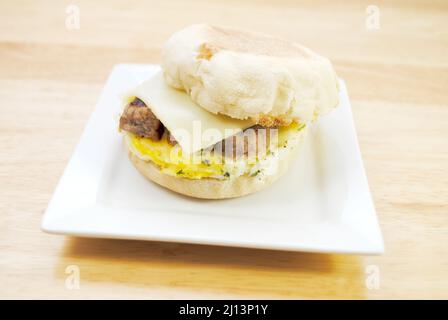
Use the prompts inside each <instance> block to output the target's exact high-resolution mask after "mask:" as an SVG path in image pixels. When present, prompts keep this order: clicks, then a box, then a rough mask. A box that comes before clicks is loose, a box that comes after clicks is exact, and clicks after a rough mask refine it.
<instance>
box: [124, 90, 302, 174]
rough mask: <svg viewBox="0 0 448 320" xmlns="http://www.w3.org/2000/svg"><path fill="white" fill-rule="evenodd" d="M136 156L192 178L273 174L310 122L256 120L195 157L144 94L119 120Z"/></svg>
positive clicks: (171, 172) (129, 104)
mask: <svg viewBox="0 0 448 320" xmlns="http://www.w3.org/2000/svg"><path fill="white" fill-rule="evenodd" d="M119 128H120V130H123V131H125V137H126V142H127V144H128V146H129V148H130V150H131V152H133V153H134V154H135V155H137V156H138V157H139V158H141V159H142V160H145V161H151V162H152V163H153V164H155V165H156V166H157V167H158V168H159V169H160V170H161V171H162V172H163V173H165V174H168V175H171V176H176V177H182V178H188V179H202V178H214V179H230V178H234V177H239V176H241V175H248V176H251V177H256V176H262V175H263V174H268V173H269V172H270V171H272V170H275V168H273V167H274V166H275V164H276V162H277V161H276V160H277V159H276V157H277V156H279V155H281V153H282V152H283V153H285V152H287V151H288V150H290V148H293V147H294V146H295V145H297V143H298V141H300V139H301V136H302V134H303V133H304V131H305V130H304V129H305V125H300V124H298V123H292V124H291V125H289V126H286V127H279V128H264V127H262V126H259V125H256V126H252V127H250V128H247V129H245V130H244V131H243V132H241V133H240V134H237V135H234V136H231V137H229V138H227V139H224V140H222V141H220V142H218V143H216V144H215V145H213V146H211V147H210V148H207V149H201V150H200V152H199V153H197V154H196V155H195V156H193V157H192V156H191V155H188V156H187V155H186V154H185V153H183V152H182V149H181V148H180V146H179V144H178V143H177V141H176V139H175V138H174V136H173V135H172V134H171V133H170V132H169V130H168V129H167V128H166V127H165V126H164V125H163V123H162V122H161V121H160V120H159V119H157V117H156V116H155V115H154V113H153V112H152V111H151V109H150V108H149V107H148V106H147V105H146V104H145V103H144V102H143V101H142V100H141V99H139V98H137V97H135V98H133V99H132V100H131V101H130V102H129V103H128V104H127V105H126V106H125V108H124V111H123V113H122V115H121V117H120V122H119Z"/></svg>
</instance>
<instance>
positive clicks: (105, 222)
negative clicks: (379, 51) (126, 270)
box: [42, 64, 383, 254]
mask: <svg viewBox="0 0 448 320" xmlns="http://www.w3.org/2000/svg"><path fill="white" fill-rule="evenodd" d="M156 69H157V68H156V66H154V65H135V64H122V65H117V66H116V67H115V68H114V70H113V72H112V74H111V75H110V77H109V79H108V81H107V84H106V87H105V88H104V90H103V93H102V95H101V98H100V100H99V103H98V105H97V107H96V109H95V111H94V112H93V114H92V116H91V118H90V120H89V122H88V124H87V127H86V128H85V131H84V133H83V135H82V137H81V141H80V142H79V144H78V146H77V148H76V150H75V152H74V154H73V156H72V158H71V160H70V162H69V163H68V165H67V168H66V169H65V172H64V174H63V176H62V178H61V180H60V182H59V184H58V186H57V188H56V191H55V193H54V195H53V198H52V200H51V201H50V203H49V205H48V208H47V210H46V213H45V216H44V219H43V221H42V229H43V230H44V231H46V232H50V233H57V234H68V235H76V236H87V237H103V238H123V239H141V240H158V241H175V242H189V243H199V244H213V245H225V246H240V247H251V248H267V249H278V250H294V251H315V252H344V253H364V254H378V253H381V252H383V240H382V237H381V231H380V229H379V226H378V221H377V218H376V213H375V209H374V207H373V203H372V199H371V196H370V192H369V188H368V184H367V179H366V176H365V173H364V168H363V164H362V160H361V155H360V151H359V148H358V142H357V138H356V133H355V128H354V124H353V119H352V114H351V110H350V103H349V100H348V96H347V91H346V87H345V84H344V83H343V82H342V81H341V93H340V106H339V108H337V109H336V110H335V111H334V112H332V113H331V114H329V115H328V116H325V117H323V118H321V119H320V120H319V121H318V122H317V123H316V124H315V125H313V126H312V127H311V128H310V129H311V130H310V132H309V134H308V136H307V138H306V142H305V145H304V146H303V149H302V150H301V152H300V155H299V157H298V158H297V163H296V165H295V166H294V167H293V168H291V170H290V171H289V172H288V173H287V175H286V176H284V177H283V178H281V179H280V180H279V181H278V182H277V183H275V184H274V185H273V186H271V187H269V188H267V189H266V190H264V191H261V192H258V193H255V194H253V195H249V196H246V197H242V198H237V199H230V200H218V201H216V200H197V199H192V198H188V197H184V196H180V195H178V194H175V193H173V192H170V191H168V190H166V189H163V188H161V187H159V186H157V185H155V184H153V183H152V182H150V181H148V180H146V179H145V178H144V177H143V176H141V175H140V174H139V173H138V172H137V171H136V169H134V167H133V166H132V164H131V163H130V161H129V160H128V159H127V153H126V151H125V150H124V146H123V143H122V136H121V135H120V133H119V132H118V130H117V120H118V116H119V113H120V110H121V107H120V103H121V99H120V94H123V93H124V92H126V91H127V90H129V89H131V88H132V87H134V86H136V85H137V84H139V83H141V82H142V81H143V80H145V79H146V78H148V77H149V76H150V75H151V74H152V73H153V72H155V71H156Z"/></svg>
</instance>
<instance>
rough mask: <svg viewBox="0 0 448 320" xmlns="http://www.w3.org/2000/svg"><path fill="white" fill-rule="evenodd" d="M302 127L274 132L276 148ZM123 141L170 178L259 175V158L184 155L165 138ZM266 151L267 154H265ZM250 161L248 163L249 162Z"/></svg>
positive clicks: (128, 137) (132, 138) (132, 137)
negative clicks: (276, 134)
mask: <svg viewBox="0 0 448 320" xmlns="http://www.w3.org/2000/svg"><path fill="white" fill-rule="evenodd" d="M304 127H305V125H299V124H295V123H293V124H291V125H290V126H288V127H281V128H279V130H278V147H286V145H287V141H288V137H289V134H290V133H291V132H297V131H300V130H302V129H303V128H304ZM126 134H127V142H128V144H129V146H130V148H131V150H133V151H134V152H136V153H137V154H138V155H139V157H140V158H142V159H143V160H145V161H148V160H150V161H152V162H153V163H154V164H156V165H157V166H158V167H159V168H160V170H161V171H162V172H163V173H165V174H168V175H171V176H178V177H183V178H188V179H202V178H217V179H226V178H230V177H231V176H240V175H242V174H249V175H251V176H254V175H256V174H258V173H259V172H260V170H259V169H258V167H257V166H256V164H257V162H258V161H259V160H262V159H248V158H247V157H246V158H244V157H243V158H242V159H237V160H233V159H229V158H225V157H223V156H222V155H221V154H216V153H213V152H201V154H198V155H195V156H191V155H189V156H186V155H185V154H183V153H182V149H181V148H180V146H179V145H178V144H176V145H174V146H173V145H171V144H169V143H168V141H167V139H166V138H165V137H162V139H160V140H159V141H154V140H151V139H148V138H141V137H138V136H136V135H134V134H132V133H129V132H127V133H126ZM269 152H270V151H268V153H267V154H269ZM250 160H251V161H250Z"/></svg>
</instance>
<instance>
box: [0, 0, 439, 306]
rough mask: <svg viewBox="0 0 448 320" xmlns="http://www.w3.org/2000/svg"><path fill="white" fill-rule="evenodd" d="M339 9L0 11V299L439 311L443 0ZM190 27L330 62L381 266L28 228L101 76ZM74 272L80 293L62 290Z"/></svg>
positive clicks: (370, 261) (267, 3)
mask: <svg viewBox="0 0 448 320" xmlns="http://www.w3.org/2000/svg"><path fill="white" fill-rule="evenodd" d="M337 3H338V4H337ZM341 3H342V2H341ZM341 3H339V2H336V1H304V2H299V1H293V0H290V1H289V0H279V1H274V0H259V1H255V0H250V1H240V0H238V1H237V0H230V1H223V0H221V1H211V0H192V1H181V0H175V1H130V0H127V1H118V0H109V1H78V0H72V1H45V0H43V1H31V0H29V1H1V2H0V108H1V109H0V111H1V112H0V148H1V153H0V182H1V184H0V190H1V192H0V298H144V299H146V298H162V299H163V298H336V299H344V298H356V299H365V298H368V299H377V298H448V2H447V1H405V0H401V1H384V2H383V1H371V0H369V1H344V2H343V3H344V4H341ZM70 5H75V6H76V7H75V8H78V9H79V12H80V20H79V22H80V24H79V27H80V28H79V29H76V28H75V29H73V28H71V26H72V25H71V24H70V21H71V20H67V19H69V18H68V16H69V15H70V13H71V12H73V11H72V10H73V7H69V6H70ZM369 5H375V6H376V7H374V8H373V9H372V8H370V9H369V8H368V6H369ZM377 9H378V10H379V11H378V12H379V25H374V26H377V27H379V28H375V27H374V28H372V27H371V24H369V23H371V20H369V17H371V14H372V11H370V10H377ZM375 12H376V11H375ZM67 22H68V24H67ZM197 22H207V23H212V24H218V25H231V26H236V27H243V28H247V29H252V30H257V31H261V32H268V33H271V34H274V35H277V36H281V37H284V38H288V39H291V40H295V41H298V42H301V43H303V44H305V45H307V46H309V47H311V48H313V49H314V50H315V51H317V52H319V53H321V54H323V55H326V56H328V57H329V58H330V59H331V60H332V61H333V63H334V65H335V68H336V70H337V72H338V74H339V75H340V76H341V77H342V78H344V79H345V80H346V82H347V85H348V90H349V94H350V97H351V102H352V106H353V113H354V117H355V123H356V127H357V130H358V138H359V143H360V147H361V150H362V155H363V159H364V164H365V167H366V171H367V176H368V179H369V183H370V188H371V191H372V194H373V198H374V202H375V206H376V209H377V211H378V215H379V220H380V224H381V228H382V231H383V235H384V239H385V247H386V253H385V254H383V255H381V256H371V257H367V256H350V255H337V254H310V253H291V252H276V251H264V250H250V249H235V248H227V247H213V246H199V245H187V244H174V243H158V242H142V241H124V240H123V241H121V240H98V239H80V238H70V237H63V236H55V235H48V234H45V233H43V232H41V231H40V221H41V218H42V214H43V212H44V210H45V208H46V205H47V203H48V201H49V199H50V197H51V195H52V193H53V191H54V189H55V187H56V184H57V182H58V179H59V178H60V176H61V174H62V172H63V170H64V167H65V165H66V163H67V161H68V160H69V158H70V156H71V153H72V152H73V150H74V147H75V145H76V143H77V141H78V140H79V138H80V135H81V132H82V130H83V127H84V125H85V123H86V121H87V119H88V117H89V115H90V113H91V112H92V110H93V108H94V106H95V103H96V101H97V99H98V96H99V94H100V92H101V89H102V87H103V85H104V82H105V80H106V78H107V76H108V74H109V72H110V71H111V69H112V67H113V65H114V64H117V63H122V62H137V63H158V62H159V61H160V51H161V47H162V44H163V42H164V41H165V40H166V39H167V37H168V36H169V35H170V34H171V33H172V32H174V31H175V30H177V29H179V28H181V27H183V26H186V25H188V24H192V23H197ZM366 23H367V24H366ZM67 26H68V28H67ZM71 265H75V266H78V267H79V270H80V288H79V289H73V290H71V289H70V288H71V287H70V286H68V287H67V286H66V279H67V276H68V274H67V273H66V271H70V269H67V267H68V266H71ZM372 270H373V271H374V272H379V278H378V279H379V282H375V284H376V285H373V286H372V285H371V284H370V285H369V281H370V280H369V279H370V278H369V275H371V272H372Z"/></svg>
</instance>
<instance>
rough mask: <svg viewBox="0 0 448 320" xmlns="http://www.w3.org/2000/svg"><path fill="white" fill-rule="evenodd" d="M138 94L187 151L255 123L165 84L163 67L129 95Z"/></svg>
mask: <svg viewBox="0 0 448 320" xmlns="http://www.w3.org/2000/svg"><path fill="white" fill-rule="evenodd" d="M135 97H137V98H139V99H140V100H142V101H143V102H145V104H146V105H147V106H149V107H150V109H151V111H152V112H153V113H154V115H155V116H156V117H157V118H158V119H159V120H160V121H161V122H162V123H163V125H164V126H165V127H167V128H168V130H169V131H170V132H171V134H172V135H173V136H174V138H176V140H177V142H178V143H179V145H180V146H181V148H182V150H183V151H184V152H185V153H189V154H191V153H195V152H198V151H200V150H201V149H206V148H208V147H210V146H212V145H214V144H216V143H217V142H219V141H221V140H223V139H225V138H227V137H230V136H232V135H235V134H237V133H239V132H241V131H243V130H244V129H246V128H248V127H250V126H252V125H254V122H253V121H252V120H238V119H232V118H230V117H227V116H223V115H217V114H213V113H210V112H208V111H206V110H204V109H202V108H201V107H199V106H198V105H196V104H195V103H194V102H193V101H192V100H191V99H190V97H189V96H188V95H187V94H186V93H185V92H183V91H179V90H176V89H173V88H171V87H169V86H168V85H166V84H165V81H164V78H163V73H162V71H159V72H157V73H156V74H155V75H154V76H152V77H151V78H150V79H148V80H146V81H145V82H143V83H142V84H141V85H139V86H138V87H137V88H135V89H134V90H132V91H131V92H130V93H129V94H128V95H127V96H126V99H125V103H129V102H130V101H131V100H132V99H134V98H135Z"/></svg>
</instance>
